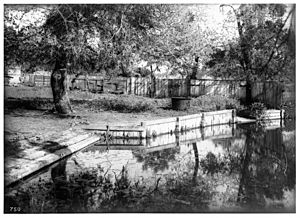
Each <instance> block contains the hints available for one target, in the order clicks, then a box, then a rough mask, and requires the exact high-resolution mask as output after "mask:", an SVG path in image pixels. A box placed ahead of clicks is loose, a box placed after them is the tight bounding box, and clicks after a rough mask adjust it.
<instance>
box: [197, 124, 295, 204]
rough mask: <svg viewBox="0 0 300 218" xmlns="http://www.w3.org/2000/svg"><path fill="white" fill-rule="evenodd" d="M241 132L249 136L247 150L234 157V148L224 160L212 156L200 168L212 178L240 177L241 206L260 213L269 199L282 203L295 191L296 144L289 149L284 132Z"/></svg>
mask: <svg viewBox="0 0 300 218" xmlns="http://www.w3.org/2000/svg"><path fill="white" fill-rule="evenodd" d="M241 131H242V134H244V135H245V136H246V141H245V146H244V149H241V150H240V151H239V153H237V154H234V153H235V152H232V151H230V150H231V149H233V148H232V145H231V147H230V146H228V147H226V148H225V153H224V154H223V155H222V156H220V155H215V154H213V153H212V152H208V153H207V155H206V156H205V158H202V159H201V160H200V166H201V169H202V170H203V173H205V174H210V175H214V174H217V173H221V174H223V175H224V174H225V176H226V175H230V174H231V173H238V174H239V175H240V176H239V177H240V180H239V188H238V196H237V200H238V202H239V203H241V204H242V205H245V206H246V205H247V206H248V207H249V208H251V209H252V208H253V209H255V208H256V209H259V208H262V207H264V206H265V204H266V198H268V199H272V200H281V199H283V197H284V190H291V189H294V188H295V173H296V171H295V141H294V140H293V139H291V142H288V143H290V145H289V146H287V145H286V143H285V144H283V139H282V132H281V129H272V130H265V129H264V128H263V127H262V126H260V125H257V124H255V125H250V126H249V125H245V126H242V129H241Z"/></svg>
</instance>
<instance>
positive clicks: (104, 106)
mask: <svg viewBox="0 0 300 218" xmlns="http://www.w3.org/2000/svg"><path fill="white" fill-rule="evenodd" d="M72 103H75V104H76V105H78V106H81V105H84V107H88V108H89V110H91V111H99V110H113V111H118V112H128V113H131V112H145V111H154V110H155V109H156V108H157V106H158V104H157V102H156V100H155V99H150V98H146V97H142V96H135V95H114V94H102V95H99V96H98V98H96V99H93V100H92V99H88V100H75V99H74V100H72Z"/></svg>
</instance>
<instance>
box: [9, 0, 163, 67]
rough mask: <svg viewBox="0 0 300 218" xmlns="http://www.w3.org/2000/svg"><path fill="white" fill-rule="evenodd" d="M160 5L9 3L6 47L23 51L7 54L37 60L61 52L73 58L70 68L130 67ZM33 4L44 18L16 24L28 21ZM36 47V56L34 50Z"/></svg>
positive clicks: (49, 58)
mask: <svg viewBox="0 0 300 218" xmlns="http://www.w3.org/2000/svg"><path fill="white" fill-rule="evenodd" d="M156 8H159V7H158V6H156V5H115V4H114V5H105V4H99V5H91V4H88V5H79V4H78V5H67V4H62V5H48V6H43V5H37V6H30V5H29V6H25V5H23V6H15V7H10V6H6V7H5V15H6V16H5V51H6V52H8V53H7V54H17V55H15V56H13V55H7V58H8V59H9V60H12V61H17V62H18V63H21V64H22V62H24V61H25V59H26V58H27V59H30V62H31V64H32V65H39V64H41V63H43V62H45V61H46V62H47V63H48V64H51V63H53V61H55V59H57V58H59V57H60V58H62V60H61V61H62V62H69V63H70V64H71V67H72V68H71V69H70V72H73V71H74V70H76V71H78V70H79V71H81V70H83V69H85V70H87V69H88V70H90V71H94V70H96V71H99V70H101V69H104V70H106V71H110V73H113V72H112V71H113V70H114V69H116V68H121V70H123V71H124V70H126V67H128V65H129V64H130V59H131V57H132V55H133V54H134V53H135V51H136V50H138V49H139V46H141V45H142V44H143V42H144V41H145V37H146V35H147V34H146V31H147V30H148V29H151V28H154V27H155V26H156V23H155V19H154V18H155V16H154V13H156ZM32 10H37V11H39V12H40V13H41V14H40V15H39V16H40V17H42V18H44V20H43V21H40V20H37V21H35V22H27V23H28V25H23V26H22V25H21V24H17V25H13V24H15V23H16V21H18V22H19V23H22V21H23V20H24V19H23V18H24V17H26V16H27V15H28V13H29V12H31V11H32ZM15 14H21V15H22V16H21V17H18V16H15ZM33 20H34V19H33ZM23 23H26V22H23ZM24 39H26V40H24ZM15 41H16V42H19V43H20V45H19V44H15V43H14V42H15ZM12 46H14V47H12ZM31 53H32V54H34V56H31V55H28V54H31ZM17 58H18V59H17ZM65 64H66V63H65ZM124 68H125V69H124Z"/></svg>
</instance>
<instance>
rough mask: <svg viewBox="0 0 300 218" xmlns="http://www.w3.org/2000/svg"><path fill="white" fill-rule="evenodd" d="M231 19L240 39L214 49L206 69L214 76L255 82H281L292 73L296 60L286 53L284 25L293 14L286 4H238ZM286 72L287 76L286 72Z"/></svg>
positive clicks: (287, 50)
mask: <svg viewBox="0 0 300 218" xmlns="http://www.w3.org/2000/svg"><path fill="white" fill-rule="evenodd" d="M222 7H230V8H231V9H232V11H233V12H234V13H233V14H231V15H230V16H231V19H233V21H234V22H236V23H237V32H238V33H239V39H238V40H237V41H236V42H231V43H229V44H227V45H226V46H224V47H222V48H217V47H216V48H215V49H214V53H213V54H212V55H211V60H210V61H209V62H207V66H208V67H209V68H211V70H212V73H213V74H214V75H216V76H222V77H233V78H237V79H242V80H247V81H254V80H256V79H260V80H268V79H282V76H288V73H292V72H293V71H294V66H295V60H294V57H293V55H291V53H290V52H289V48H288V37H289V34H292V33H291V32H289V31H288V30H287V29H286V28H285V25H286V23H287V21H288V19H289V17H290V16H291V14H292V13H293V11H292V10H293V9H292V10H291V11H288V14H286V6H285V5H274V4H270V5H255V4H251V5H240V6H239V7H238V8H237V9H235V8H234V7H233V6H231V5H222ZM287 72H288V73H287Z"/></svg>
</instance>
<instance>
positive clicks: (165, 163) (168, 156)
mask: <svg viewBox="0 0 300 218" xmlns="http://www.w3.org/2000/svg"><path fill="white" fill-rule="evenodd" d="M179 152H180V148H179V147H175V148H168V149H164V150H160V151H154V152H151V153H145V154H144V153H143V154H141V153H134V156H135V157H136V158H137V161H138V162H143V170H147V169H148V168H151V169H153V171H154V172H155V173H157V172H158V171H163V170H165V169H168V168H169V162H171V161H174V160H175V158H176V154H178V153H179Z"/></svg>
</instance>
